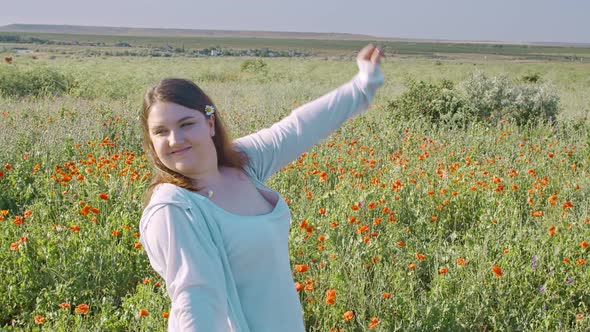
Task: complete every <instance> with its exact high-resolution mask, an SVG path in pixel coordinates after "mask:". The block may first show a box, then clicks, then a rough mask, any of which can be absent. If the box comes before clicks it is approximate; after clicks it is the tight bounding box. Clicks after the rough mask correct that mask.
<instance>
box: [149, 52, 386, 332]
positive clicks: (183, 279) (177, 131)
mask: <svg viewBox="0 0 590 332" xmlns="http://www.w3.org/2000/svg"><path fill="white" fill-rule="evenodd" d="M381 58H382V52H381V51H380V49H378V48H376V47H374V46H373V45H367V46H366V47H365V48H363V49H362V50H361V51H360V52H359V54H358V57H357V64H358V66H359V73H358V74H357V75H356V76H355V77H354V78H353V79H352V80H351V81H350V82H348V83H347V84H345V85H343V86H341V87H339V88H338V89H336V90H334V91H332V92H330V93H328V94H326V95H324V96H323V97H320V98H318V99H316V100H314V101H312V102H310V103H308V104H306V105H303V106H301V107H299V108H298V109H296V110H294V111H293V112H292V113H291V114H290V115H289V116H287V117H285V118H284V119H282V120H281V121H279V122H277V123H275V124H274V125H272V126H271V127H270V128H266V129H263V130H260V131H259V132H256V133H254V134H251V135H248V136H245V137H242V138H239V139H236V140H234V141H233V142H230V141H229V140H228V136H227V134H226V132H225V129H224V127H223V124H222V122H221V117H220V114H219V110H218V109H217V108H216V107H215V105H214V104H213V102H212V101H211V100H210V99H209V97H207V95H206V94H205V93H204V92H203V91H201V89H200V88H198V87H197V86H196V85H195V84H194V83H192V82H190V81H186V80H181V79H166V80H163V81H162V82H160V83H159V84H158V85H157V86H155V87H154V88H152V89H150V90H149V91H148V92H147V93H146V95H145V98H144V105H143V118H142V127H143V140H144V148H145V152H146V155H147V156H148V157H149V159H150V162H151V164H152V166H153V168H154V169H155V176H154V180H153V182H152V184H151V185H150V187H149V188H148V190H147V192H146V198H147V199H148V200H149V203H148V204H147V206H146V208H145V210H144V211H143V215H142V218H141V222H140V234H141V236H140V241H141V243H142V244H143V246H144V248H145V250H146V252H147V254H148V257H149V260H150V263H151V265H152V267H153V268H154V269H155V270H156V272H158V274H160V275H161V276H162V278H163V279H164V280H165V281H166V289H167V292H168V295H169V296H170V299H171V301H172V308H171V310H170V317H169V321H168V330H169V331H206V332H214V331H224V332H225V331H236V332H244V331H252V332H265V331H269V332H275V331H283V332H290V331H297V332H303V331H305V328H304V324H303V314H302V309H301V304H300V302H299V297H298V295H297V292H296V290H295V286H294V283H293V277H292V273H291V266H290V263H289V252H288V250H289V248H288V236H289V225H290V212H289V208H288V206H287V204H286V203H285V202H284V201H283V199H282V198H281V196H280V195H279V194H278V193H277V192H275V191H273V190H272V189H270V188H268V187H266V186H265V185H264V182H265V180H266V179H267V178H268V177H270V176H271V175H272V174H273V173H275V172H276V171H279V170H280V169H281V168H282V167H284V166H285V165H287V164H288V163H290V162H291V161H292V160H294V159H296V158H297V157H298V156H299V155H300V154H301V153H303V152H304V151H306V150H308V149H309V148H311V147H312V146H313V145H315V144H316V143H318V142H319V141H320V140H321V139H323V138H324V137H326V136H328V135H329V134H330V133H331V132H332V131H333V130H335V129H336V128H338V127H339V126H340V125H341V124H342V123H343V122H344V121H346V120H347V119H349V118H350V117H352V116H354V115H356V114H359V113H361V112H362V111H364V110H366V109H367V108H368V106H369V104H370V102H371V101H372V99H373V97H374V95H375V91H376V90H377V88H378V87H379V86H380V85H381V84H382V83H383V74H382V73H381V69H380V60H381Z"/></svg>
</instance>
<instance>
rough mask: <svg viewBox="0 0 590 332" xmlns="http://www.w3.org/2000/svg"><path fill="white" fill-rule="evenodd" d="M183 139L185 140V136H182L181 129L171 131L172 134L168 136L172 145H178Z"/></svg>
mask: <svg viewBox="0 0 590 332" xmlns="http://www.w3.org/2000/svg"><path fill="white" fill-rule="evenodd" d="M183 140H184V137H183V136H182V133H181V132H180V130H171V131H170V136H169V137H168V142H169V144H170V146H175V145H178V144H179V143H182V142H183Z"/></svg>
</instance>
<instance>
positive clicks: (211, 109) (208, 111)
mask: <svg viewBox="0 0 590 332" xmlns="http://www.w3.org/2000/svg"><path fill="white" fill-rule="evenodd" d="M213 113H215V107H213V106H211V105H207V106H205V114H207V116H211V114H213Z"/></svg>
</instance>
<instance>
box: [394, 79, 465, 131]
mask: <svg viewBox="0 0 590 332" xmlns="http://www.w3.org/2000/svg"><path fill="white" fill-rule="evenodd" d="M389 109H391V110H393V111H395V112H396V113H397V114H398V115H400V116H401V117H402V118H406V119H410V118H413V117H424V118H426V119H428V120H431V121H433V122H439V121H442V122H444V123H451V124H458V123H460V122H462V121H464V120H465V119H466V118H468V117H469V116H470V111H469V109H468V108H467V107H466V105H465V101H464V100H463V97H462V96H460V95H459V94H458V93H457V91H456V90H454V88H453V83H452V82H450V81H446V80H443V81H441V82H439V83H437V84H434V83H428V82H425V81H417V82H416V81H412V82H410V87H409V89H408V90H407V91H405V92H404V93H403V94H402V95H401V96H400V97H399V98H398V99H396V100H393V101H391V102H390V103H389Z"/></svg>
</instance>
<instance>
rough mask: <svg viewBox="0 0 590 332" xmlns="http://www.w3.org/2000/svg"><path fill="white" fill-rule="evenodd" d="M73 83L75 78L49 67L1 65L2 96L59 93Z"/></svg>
mask: <svg viewBox="0 0 590 332" xmlns="http://www.w3.org/2000/svg"><path fill="white" fill-rule="evenodd" d="M73 85H74V79H73V78H71V77H69V76H66V75H64V74H62V73H60V72H58V71H56V70H54V69H51V68H47V67H36V68H32V69H27V70H21V69H19V68H18V67H15V66H1V67H0V95H2V96H8V97H24V96H42V95H59V94H62V93H67V92H68V90H70V88H71V87H72V86H73Z"/></svg>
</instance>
